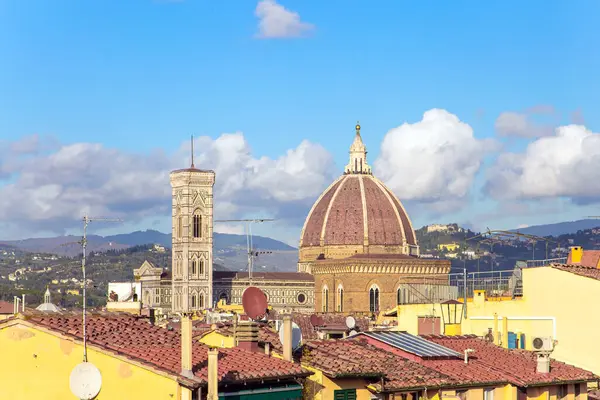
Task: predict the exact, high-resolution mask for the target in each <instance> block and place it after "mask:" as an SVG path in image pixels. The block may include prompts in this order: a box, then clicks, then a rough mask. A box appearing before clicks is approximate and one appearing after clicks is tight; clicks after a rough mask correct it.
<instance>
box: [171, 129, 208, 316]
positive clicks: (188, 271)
mask: <svg viewBox="0 0 600 400" xmlns="http://www.w3.org/2000/svg"><path fill="white" fill-rule="evenodd" d="M170 181H171V188H172V207H173V208H172V221H173V228H172V246H171V249H172V250H171V251H172V254H171V256H172V257H171V258H172V267H171V274H172V291H171V303H172V304H171V310H172V311H173V312H189V311H195V310H202V309H204V308H209V307H211V305H212V304H211V302H212V282H213V186H214V184H215V172H214V171H210V170H202V169H198V168H196V167H195V166H194V138H193V137H192V161H191V166H190V168H185V169H180V170H176V171H172V172H171V174H170Z"/></svg>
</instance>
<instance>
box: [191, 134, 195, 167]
mask: <svg viewBox="0 0 600 400" xmlns="http://www.w3.org/2000/svg"><path fill="white" fill-rule="evenodd" d="M192 168H196V167H194V135H192Z"/></svg>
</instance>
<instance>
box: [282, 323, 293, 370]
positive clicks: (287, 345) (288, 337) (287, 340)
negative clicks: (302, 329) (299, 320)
mask: <svg viewBox="0 0 600 400" xmlns="http://www.w3.org/2000/svg"><path fill="white" fill-rule="evenodd" d="M281 345H282V346H283V359H284V360H286V361H292V316H291V315H290V314H285V315H284V316H283V343H281Z"/></svg>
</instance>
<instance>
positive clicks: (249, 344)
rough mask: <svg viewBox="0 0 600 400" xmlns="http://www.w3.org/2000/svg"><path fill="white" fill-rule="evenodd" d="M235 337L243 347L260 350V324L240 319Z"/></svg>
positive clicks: (240, 346) (249, 349) (255, 350)
mask: <svg viewBox="0 0 600 400" xmlns="http://www.w3.org/2000/svg"><path fill="white" fill-rule="evenodd" d="M234 337H235V338H236V340H237V346H238V347H239V348H241V349H244V350H248V351H254V352H258V351H259V350H260V349H259V347H258V324H257V323H256V322H252V321H240V322H239V323H238V324H237V326H235V331H234Z"/></svg>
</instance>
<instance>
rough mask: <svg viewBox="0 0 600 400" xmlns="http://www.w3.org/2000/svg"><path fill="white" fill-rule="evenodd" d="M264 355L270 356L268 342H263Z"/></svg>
mask: <svg viewBox="0 0 600 400" xmlns="http://www.w3.org/2000/svg"><path fill="white" fill-rule="evenodd" d="M265 354H266V355H268V356H269V355H271V343H269V342H265Z"/></svg>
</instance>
